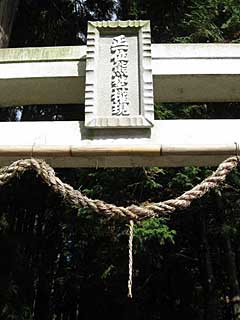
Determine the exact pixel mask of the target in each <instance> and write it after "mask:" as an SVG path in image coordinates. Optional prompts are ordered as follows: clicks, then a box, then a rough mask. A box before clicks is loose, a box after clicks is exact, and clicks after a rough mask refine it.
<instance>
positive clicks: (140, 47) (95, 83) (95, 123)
mask: <svg viewBox="0 0 240 320" xmlns="http://www.w3.org/2000/svg"><path fill="white" fill-rule="evenodd" d="M151 61H152V57H151V34H150V23H149V21H110V22H109V21H102V22H89V24H88V39H87V58H86V86H85V126H86V127H88V128H150V127H152V123H153V120H154V105H153V86H152V69H151Z"/></svg>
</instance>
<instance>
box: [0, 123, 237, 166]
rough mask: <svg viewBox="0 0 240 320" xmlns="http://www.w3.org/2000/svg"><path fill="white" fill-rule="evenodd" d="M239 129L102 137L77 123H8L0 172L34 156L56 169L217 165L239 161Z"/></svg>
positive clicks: (0, 131) (2, 126)
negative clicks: (234, 158) (223, 161)
mask: <svg viewBox="0 0 240 320" xmlns="http://www.w3.org/2000/svg"><path fill="white" fill-rule="evenodd" d="M239 128H240V120H165V121H164V120H161V121H155V123H154V127H153V128H152V130H151V131H149V130H139V131H135V132H134V133H133V131H132V129H124V130H122V131H118V130H117V131H114V132H113V130H104V131H103V132H102V134H101V133H99V131H95V130H92V129H91V130H86V128H84V125H83V123H82V122H77V121H70V122H13V123H11V125H9V123H6V122H5V123H0V166H2V165H6V164H9V163H10V162H11V161H14V160H17V159H19V158H29V157H31V156H34V157H39V158H43V159H46V160H47V162H48V163H49V164H51V165H52V166H54V167H134V166H144V167H147V166H161V167H176V166H184V165H200V166H202V165H218V164H219V163H220V162H221V161H222V160H224V159H225V158H227V157H228V156H231V155H233V156H234V155H236V144H235V142H236V143H238V142H240V129H239ZM96 132H98V134H97V135H96ZM150 132H151V133H150Z"/></svg>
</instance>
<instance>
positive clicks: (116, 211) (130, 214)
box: [0, 157, 238, 221]
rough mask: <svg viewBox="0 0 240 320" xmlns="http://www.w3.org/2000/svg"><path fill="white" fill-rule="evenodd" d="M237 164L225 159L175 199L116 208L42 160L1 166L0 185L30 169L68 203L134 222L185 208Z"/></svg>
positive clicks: (27, 160) (23, 161)
mask: <svg viewBox="0 0 240 320" xmlns="http://www.w3.org/2000/svg"><path fill="white" fill-rule="evenodd" d="M237 164H238V159H237V157H231V158H228V159H227V160H225V161H224V162H222V163H221V164H220V165H219V167H218V168H217V170H216V171H215V172H214V173H213V174H212V175H211V176H209V177H208V178H206V179H204V180H203V181H202V182H201V183H199V184H198V185H196V186H195V187H194V188H192V189H191V190H189V191H186V192H185V193H183V194H182V195H181V196H179V197H177V198H176V199H171V200H166V201H163V202H159V203H153V204H150V205H145V206H143V207H140V206H136V205H131V206H129V207H117V206H116V205H113V204H109V203H106V202H104V201H101V200H92V199H89V198H88V197H86V196H84V195H82V193H81V192H80V191H78V190H74V189H73V188H72V187H71V186H70V185H68V184H66V183H63V182H62V181H61V180H60V179H59V178H58V177H56V175H55V172H54V170H53V169H52V168H51V167H50V166H49V165H48V164H46V162H45V161H43V160H37V159H32V158H31V159H25V160H18V161H15V162H13V163H12V164H11V165H9V166H8V167H5V168H3V169H1V170H0V188H1V187H4V186H5V185H7V184H8V183H9V182H10V181H11V180H12V179H13V178H15V177H21V175H22V174H24V173H25V172H26V171H30V170H34V171H35V172H36V174H37V175H38V176H39V177H40V178H41V179H42V180H43V181H44V182H45V183H46V184H47V185H48V187H49V188H50V189H51V190H52V191H53V192H55V193H57V194H59V195H60V196H61V197H62V198H63V199H64V200H65V201H66V202H68V203H69V204H70V205H73V206H76V207H80V208H89V209H91V210H93V211H94V212H96V213H98V214H103V215H105V216H108V217H112V216H115V217H123V218H126V219H128V220H133V221H137V220H141V219H145V218H149V217H155V216H159V215H162V214H169V213H172V212H174V211H175V210H176V209H183V208H187V207H188V206H190V204H191V202H192V201H193V200H194V199H197V198H201V197H202V196H203V195H204V194H205V193H207V192H208V191H209V190H210V189H213V188H216V187H217V186H218V185H220V184H221V183H222V182H223V181H224V180H225V178H226V176H227V175H228V174H229V173H230V172H231V171H232V170H233V169H234V168H235V167H236V166H237Z"/></svg>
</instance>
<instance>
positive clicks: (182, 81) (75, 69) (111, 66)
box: [0, 21, 240, 167]
mask: <svg viewBox="0 0 240 320" xmlns="http://www.w3.org/2000/svg"><path fill="white" fill-rule="evenodd" d="M239 81H240V44H151V34H150V23H149V21H103V22H89V26H88V41H87V46H69V47H52V48H51V47H47V48H18V49H1V50H0V104H1V106H14V105H30V104H83V103H84V102H85V122H78V121H70V122H66V121H56V122H54V121H53V122H11V123H9V122H8V123H6V122H5V123H0V165H1V166H2V165H6V164H9V163H10V162H12V161H14V160H16V159H19V158H29V157H31V156H33V157H37V158H43V159H45V160H46V161H47V162H48V163H49V164H50V165H51V166H53V167H134V166H162V167H164V166H167V167H171V166H185V165H217V164H219V163H220V162H221V161H222V160H224V159H225V158H227V157H228V156H231V155H235V154H236V149H238V142H239V135H240V131H239V127H240V120H154V102H155V103H157V102H203V101H204V102H210V101H215V102H223V101H225V102H227V101H228V102H230V101H233V102H236V101H240V88H239Z"/></svg>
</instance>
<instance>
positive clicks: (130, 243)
mask: <svg viewBox="0 0 240 320" xmlns="http://www.w3.org/2000/svg"><path fill="white" fill-rule="evenodd" d="M133 229H134V222H133V220H130V221H129V239H128V258H129V261H128V262H129V263H128V298H130V299H132V278H133Z"/></svg>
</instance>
